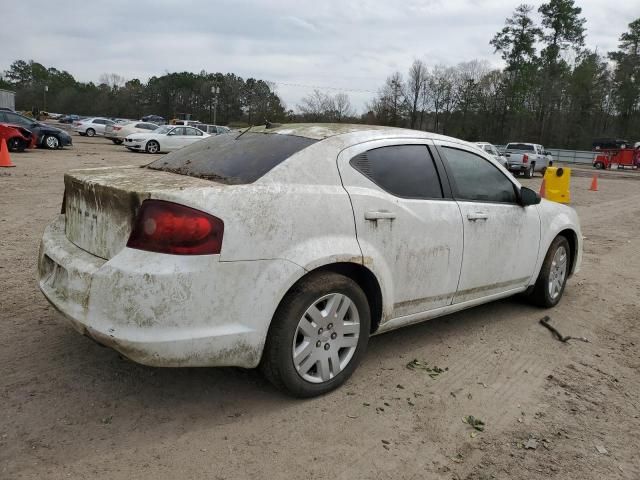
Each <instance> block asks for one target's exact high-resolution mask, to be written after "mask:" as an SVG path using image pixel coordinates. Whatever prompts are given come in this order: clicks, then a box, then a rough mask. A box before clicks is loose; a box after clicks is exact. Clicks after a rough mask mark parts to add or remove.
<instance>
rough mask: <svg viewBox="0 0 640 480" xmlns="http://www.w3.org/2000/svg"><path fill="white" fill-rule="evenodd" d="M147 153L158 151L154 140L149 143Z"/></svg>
mask: <svg viewBox="0 0 640 480" xmlns="http://www.w3.org/2000/svg"><path fill="white" fill-rule="evenodd" d="M148 148H149V153H156V152H157V151H158V146H157V144H156V143H155V142H151V143H149V147H148Z"/></svg>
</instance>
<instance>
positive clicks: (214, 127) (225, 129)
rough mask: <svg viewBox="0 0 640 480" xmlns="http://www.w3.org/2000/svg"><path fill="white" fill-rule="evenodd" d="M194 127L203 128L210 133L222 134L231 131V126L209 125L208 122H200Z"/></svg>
mask: <svg viewBox="0 0 640 480" xmlns="http://www.w3.org/2000/svg"><path fill="white" fill-rule="evenodd" d="M194 127H196V128H198V129H200V130H202V131H203V132H205V133H208V134H209V135H222V134H223V133H231V129H230V128H229V127H222V126H220V125H207V124H206V123H198V124H197V125H194Z"/></svg>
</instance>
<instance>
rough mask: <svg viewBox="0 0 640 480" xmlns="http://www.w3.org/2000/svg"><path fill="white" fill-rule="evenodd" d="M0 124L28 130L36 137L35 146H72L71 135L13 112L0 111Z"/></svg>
mask: <svg viewBox="0 0 640 480" xmlns="http://www.w3.org/2000/svg"><path fill="white" fill-rule="evenodd" d="M0 123H10V124H12V125H18V126H20V127H24V128H26V129H28V130H30V131H31V132H32V133H33V134H34V135H36V138H37V140H36V145H37V146H39V147H44V148H62V147H66V146H71V145H72V143H73V142H72V140H71V135H69V134H68V133H67V132H65V131H64V130H60V129H59V128H56V127H52V126H50V125H47V124H45V123H41V122H38V121H37V120H34V119H33V118H29V117H25V116H23V115H20V114H19V113H15V112H7V111H0Z"/></svg>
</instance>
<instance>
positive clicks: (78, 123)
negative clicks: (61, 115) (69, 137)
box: [73, 122, 81, 127]
mask: <svg viewBox="0 0 640 480" xmlns="http://www.w3.org/2000/svg"><path fill="white" fill-rule="evenodd" d="M80 123H81V122H73V124H74V125H75V126H76V127H77V126H78V125H80Z"/></svg>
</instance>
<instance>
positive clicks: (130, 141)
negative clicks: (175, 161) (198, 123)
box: [123, 125, 211, 153]
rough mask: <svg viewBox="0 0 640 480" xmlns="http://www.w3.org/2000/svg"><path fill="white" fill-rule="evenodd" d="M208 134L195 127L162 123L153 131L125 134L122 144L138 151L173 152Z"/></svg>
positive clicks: (207, 136) (202, 138)
mask: <svg viewBox="0 0 640 480" xmlns="http://www.w3.org/2000/svg"><path fill="white" fill-rule="evenodd" d="M210 136H211V135H209V134H208V133H205V132H203V131H202V130H200V129H198V128H195V127H189V126H173V125H163V126H161V127H158V128H157V129H155V130H153V131H147V132H143V133H132V134H131V135H127V136H126V137H125V139H124V143H123V145H124V146H125V147H127V148H128V149H129V150H131V151H138V152H147V153H162V152H173V151H174V150H178V149H180V148H183V147H186V146H188V145H191V144H193V143H195V142H198V141H200V140H204V139H205V138H209V137H210Z"/></svg>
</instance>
